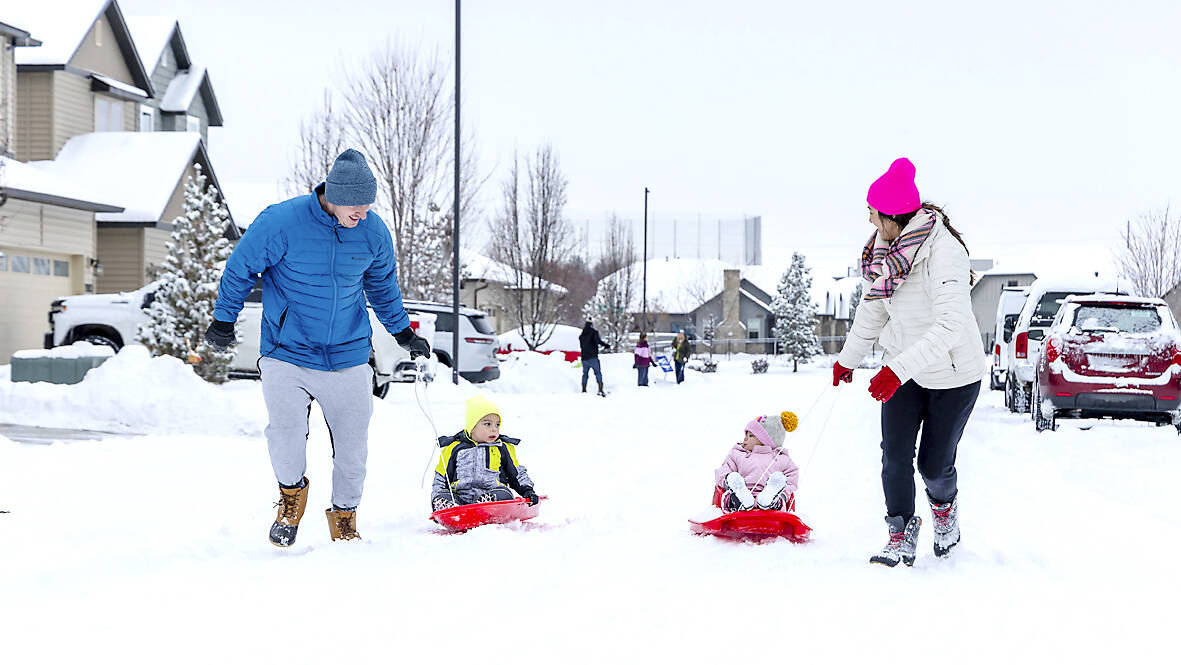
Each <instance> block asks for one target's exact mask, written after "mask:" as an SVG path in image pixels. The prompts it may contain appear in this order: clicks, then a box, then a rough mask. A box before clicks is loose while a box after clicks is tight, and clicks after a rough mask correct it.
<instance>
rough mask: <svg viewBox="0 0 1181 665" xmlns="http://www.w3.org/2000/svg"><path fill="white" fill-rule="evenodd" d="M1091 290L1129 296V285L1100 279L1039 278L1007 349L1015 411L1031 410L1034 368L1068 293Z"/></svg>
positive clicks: (1008, 392)
mask: <svg viewBox="0 0 1181 665" xmlns="http://www.w3.org/2000/svg"><path fill="white" fill-rule="evenodd" d="M1089 293H1110V294H1116V295H1129V292H1128V285H1127V284H1126V283H1125V284H1123V285H1121V284H1119V283H1118V282H1116V281H1114V280H1101V279H1098V278H1093V277H1092V278H1086V277H1084V278H1079V279H1070V280H1063V279H1036V280H1034V281H1033V284H1030V285H1029V296H1028V297H1027V298H1026V300H1025V305H1023V306H1022V308H1021V314H1020V315H1019V316H1018V317H1017V322H1016V323H1015V324H1014V325H1013V333H1012V341H1011V342H1009V344H1008V345H1007V348H1005V349H1003V351H1004V352H1005V353H1006V354H1007V355H1008V367H1007V368H1006V371H1005V406H1007V407H1008V408H1009V411H1012V412H1013V413H1029V409H1030V396H1031V395H1032V394H1033V379H1034V370H1035V368H1036V367H1037V358H1038V354H1039V353H1040V352H1041V344H1042V340H1043V339H1044V338H1045V334H1046V329H1047V328H1049V327H1050V324H1051V323H1053V322H1054V317H1055V316H1057V314H1058V308H1059V307H1061V306H1062V301H1063V300H1065V299H1066V297H1067V296H1072V295H1086V294H1089Z"/></svg>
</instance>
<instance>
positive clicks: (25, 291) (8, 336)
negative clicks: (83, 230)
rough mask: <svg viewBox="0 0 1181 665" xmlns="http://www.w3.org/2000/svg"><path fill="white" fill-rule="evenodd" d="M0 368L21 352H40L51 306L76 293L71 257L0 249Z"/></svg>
mask: <svg viewBox="0 0 1181 665" xmlns="http://www.w3.org/2000/svg"><path fill="white" fill-rule="evenodd" d="M0 252H3V256H2V257H0V364H3V365H7V364H8V363H9V362H11V359H12V353H13V352H14V351H17V350H19V349H40V348H43V347H44V346H45V333H47V332H49V318H48V317H49V304H50V303H51V302H53V301H54V300H55V299H56V298H61V297H62V296H67V295H70V294H72V293H73V291H72V288H73V281H72V280H71V279H70V277H71V275H70V273H71V272H72V271H73V270H74V267H73V266H72V265H71V262H70V259H71V257H70V255H69V254H51V253H45V252H28V251H24V250H20V249H9V248H6V247H3V248H0Z"/></svg>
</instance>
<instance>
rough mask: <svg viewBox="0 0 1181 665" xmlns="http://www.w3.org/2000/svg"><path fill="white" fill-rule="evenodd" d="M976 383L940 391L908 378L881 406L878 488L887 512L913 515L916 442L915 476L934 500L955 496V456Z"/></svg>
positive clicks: (974, 402)
mask: <svg viewBox="0 0 1181 665" xmlns="http://www.w3.org/2000/svg"><path fill="white" fill-rule="evenodd" d="M979 394H980V384H979V383H969V384H968V385H966V386H961V387H959V388H947V389H942V390H937V389H930V388H923V387H922V386H920V385H918V384H917V383H915V382H914V381H907V382H906V383H904V384H903V385H902V386H901V387H900V388H898V391H897V392H895V393H894V396H893V397H891V398H890V400H889V401H888V402H886V403H885V404H883V405H882V491H883V492H884V493H885V495H886V514H887V515H888V516H891V517H902V518H903V519H904V520H910V518H911V517H913V516H914V494H915V487H914V457H915V441H916V439H918V436H919V429H920V427H921V429H922V438H921V440H919V441H918V458H919V459H918V467H919V475H921V476H922V477H923V483H924V484H925V485H926V486H927V494H928V495H929V496H930V498H931V500H933V501H935V502H936V503H944V502H947V501H951V500H952V499H954V498H955V495H956V471H955V456H956V449H957V448H958V447H959V443H960V437H961V436H963V433H964V426H965V425H967V424H968V417H969V416H971V415H972V408H973V407H974V406H975V405H976V397H977V396H978V395H979Z"/></svg>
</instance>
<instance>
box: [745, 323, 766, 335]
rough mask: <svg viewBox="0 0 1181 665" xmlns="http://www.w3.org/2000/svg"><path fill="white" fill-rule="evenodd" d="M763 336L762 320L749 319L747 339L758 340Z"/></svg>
mask: <svg viewBox="0 0 1181 665" xmlns="http://www.w3.org/2000/svg"><path fill="white" fill-rule="evenodd" d="M762 334H763V321H762V319H748V320H747V321H746V338H747V339H758V338H759V337H762Z"/></svg>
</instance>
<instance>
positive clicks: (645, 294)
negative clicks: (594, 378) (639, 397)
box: [456, 0, 650, 332]
mask: <svg viewBox="0 0 1181 665" xmlns="http://www.w3.org/2000/svg"><path fill="white" fill-rule="evenodd" d="M456 1H457V2H458V0H456ZM642 332H650V331H649V330H648V188H647V187H645V188H644V329H643V331H642Z"/></svg>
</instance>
